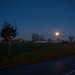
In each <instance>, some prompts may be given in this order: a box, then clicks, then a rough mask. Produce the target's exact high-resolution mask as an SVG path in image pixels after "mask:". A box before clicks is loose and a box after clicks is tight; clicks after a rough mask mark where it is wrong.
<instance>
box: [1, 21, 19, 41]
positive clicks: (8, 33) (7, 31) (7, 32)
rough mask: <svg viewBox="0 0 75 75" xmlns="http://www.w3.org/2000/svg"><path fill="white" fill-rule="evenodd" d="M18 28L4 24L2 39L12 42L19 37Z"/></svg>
mask: <svg viewBox="0 0 75 75" xmlns="http://www.w3.org/2000/svg"><path fill="white" fill-rule="evenodd" d="M17 34H18V32H17V28H16V27H15V28H14V27H13V26H12V25H11V24H10V23H8V22H4V25H3V26H2V29H1V32H0V37H2V38H3V39H4V40H5V41H9V40H10V41H11V40H12V39H13V38H15V37H16V36H17Z"/></svg>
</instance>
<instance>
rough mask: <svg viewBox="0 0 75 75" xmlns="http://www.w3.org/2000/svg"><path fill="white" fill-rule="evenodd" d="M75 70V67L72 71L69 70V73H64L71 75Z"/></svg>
mask: <svg viewBox="0 0 75 75" xmlns="http://www.w3.org/2000/svg"><path fill="white" fill-rule="evenodd" d="M74 72H75V69H74V70H72V71H70V72H68V73H66V74H64V75H70V74H72V73H74Z"/></svg>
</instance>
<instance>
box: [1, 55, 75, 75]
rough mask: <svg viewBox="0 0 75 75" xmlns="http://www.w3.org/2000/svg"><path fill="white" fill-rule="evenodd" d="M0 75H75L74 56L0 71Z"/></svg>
mask: <svg viewBox="0 0 75 75" xmlns="http://www.w3.org/2000/svg"><path fill="white" fill-rule="evenodd" d="M0 75H75V55H74V56H70V57H65V58H62V59H52V60H50V61H47V62H41V63H36V64H30V65H23V66H18V67H13V68H9V69H4V70H0Z"/></svg>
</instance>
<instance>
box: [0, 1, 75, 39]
mask: <svg viewBox="0 0 75 75" xmlns="http://www.w3.org/2000/svg"><path fill="white" fill-rule="evenodd" d="M14 20H16V25H17V28H18V31H19V36H17V38H23V39H25V40H31V35H32V33H37V34H40V35H43V36H44V37H45V38H46V39H47V38H49V37H50V38H52V39H55V35H54V33H55V32H56V31H59V32H60V34H61V35H60V38H61V39H64V40H65V39H67V40H68V36H75V0H0V29H1V28H2V25H3V22H4V21H7V22H9V23H11V24H12V25H15V21H14Z"/></svg>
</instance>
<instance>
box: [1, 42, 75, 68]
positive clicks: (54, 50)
mask: <svg viewBox="0 0 75 75" xmlns="http://www.w3.org/2000/svg"><path fill="white" fill-rule="evenodd" d="M8 49H9V48H8V43H2V44H0V68H4V67H10V66H15V65H20V64H30V63H35V62H41V61H46V60H50V59H55V58H60V57H65V56H70V55H74V54H75V44H62V43H61V44H59V43H58V44H51V43H12V45H11V55H10V57H9V56H8Z"/></svg>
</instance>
